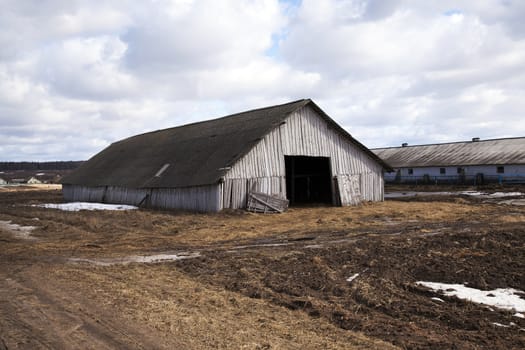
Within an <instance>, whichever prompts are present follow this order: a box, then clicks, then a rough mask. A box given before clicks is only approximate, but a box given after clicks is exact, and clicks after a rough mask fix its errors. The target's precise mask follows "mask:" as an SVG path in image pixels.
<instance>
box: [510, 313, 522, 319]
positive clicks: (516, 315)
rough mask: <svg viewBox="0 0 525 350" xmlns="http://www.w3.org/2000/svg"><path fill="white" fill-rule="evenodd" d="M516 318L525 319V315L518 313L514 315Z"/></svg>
mask: <svg viewBox="0 0 525 350" xmlns="http://www.w3.org/2000/svg"><path fill="white" fill-rule="evenodd" d="M512 316H514V317H519V318H525V315H524V314H522V313H519V312H516V313H515V314H514V315H512Z"/></svg>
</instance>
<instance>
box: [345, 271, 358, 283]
mask: <svg viewBox="0 0 525 350" xmlns="http://www.w3.org/2000/svg"><path fill="white" fill-rule="evenodd" d="M357 277H359V274H358V273H355V274H353V275H352V276H350V277H348V278H347V279H346V281H347V282H352V281H353V280H355V279H356V278H357Z"/></svg>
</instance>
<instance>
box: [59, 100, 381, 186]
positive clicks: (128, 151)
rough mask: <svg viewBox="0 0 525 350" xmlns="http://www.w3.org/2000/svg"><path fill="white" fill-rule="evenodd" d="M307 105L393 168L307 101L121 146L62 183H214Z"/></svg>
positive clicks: (143, 137) (114, 146)
mask: <svg viewBox="0 0 525 350" xmlns="http://www.w3.org/2000/svg"><path fill="white" fill-rule="evenodd" d="M306 105H308V106H310V107H312V108H314V109H315V110H316V111H317V112H318V113H319V114H320V115H321V117H323V118H324V119H325V120H326V121H327V122H328V123H330V124H331V125H332V126H333V127H334V128H335V129H336V130H338V131H339V132H340V133H342V134H343V135H344V136H345V137H346V138H347V139H348V140H349V142H352V143H354V144H355V145H356V146H358V147H359V148H361V149H363V151H364V152H365V153H366V154H368V155H369V156H370V157H371V158H372V159H374V160H376V161H377V162H378V163H379V164H381V165H382V166H384V167H387V168H388V165H386V164H384V163H383V161H382V160H381V159H379V158H378V157H377V156H376V155H375V154H374V153H372V152H371V151H370V150H369V149H367V148H366V147H365V146H363V145H362V144H361V143H359V142H358V141H357V140H355V139H354V138H352V136H350V134H348V133H347V132H346V131H344V129H342V128H341V127H340V126H339V125H338V124H337V123H335V122H334V121H333V120H332V119H331V118H329V117H328V116H327V115H326V114H325V113H324V112H323V111H322V110H321V109H320V108H319V107H318V106H317V105H316V104H315V103H314V102H313V101H311V100H310V99H303V100H298V101H294V102H290V103H286V104H283V105H278V106H272V107H266V108H261V109H255V110H251V111H247V112H243V113H238V114H233V115H230V116H227V117H223V118H219V119H214V120H209V121H204V122H200V123H194V124H189V125H184V126H179V127H175V128H170V129H164V130H159V131H154V132H149V133H145V134H141V135H137V136H133V137H130V138H127V139H124V140H122V141H119V142H115V143H113V144H112V145H110V146H109V147H107V148H106V149H105V150H103V151H102V152H100V153H98V154H97V155H95V156H94V157H92V158H91V159H90V160H88V161H87V162H85V163H84V164H82V165H81V166H80V167H79V168H78V169H77V170H76V171H74V172H73V173H71V174H70V175H68V176H65V177H64V178H63V179H62V181H61V182H62V183H63V184H72V185H84V186H122V187H130V188H162V187H163V188H173V187H190V186H199V185H209V184H214V183H217V182H218V181H219V180H220V178H221V177H222V176H224V174H225V173H226V172H227V171H228V167H230V166H232V165H233V164H234V163H235V162H236V161H237V160H238V159H239V158H241V157H242V156H244V155H245V154H246V153H247V152H248V151H249V150H250V149H252V147H253V146H255V144H256V143H257V142H259V141H260V140H261V139H262V138H263V137H264V136H265V135H266V134H267V133H269V132H270V131H271V130H273V129H274V128H276V127H278V126H279V125H280V124H281V123H282V122H283V121H284V120H285V119H286V118H287V117H288V116H289V115H290V114H291V113H293V112H294V111H296V110H298V109H300V108H302V107H304V106H306ZM168 164H169V165H168ZM156 174H158V176H155V175H156Z"/></svg>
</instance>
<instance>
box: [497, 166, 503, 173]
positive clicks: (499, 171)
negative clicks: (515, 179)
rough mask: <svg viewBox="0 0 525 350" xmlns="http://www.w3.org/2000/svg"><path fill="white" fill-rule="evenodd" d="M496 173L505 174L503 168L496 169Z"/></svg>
mask: <svg viewBox="0 0 525 350" xmlns="http://www.w3.org/2000/svg"><path fill="white" fill-rule="evenodd" d="M496 172H497V173H498V174H504V173H505V167H504V166H499V167H497V168H496Z"/></svg>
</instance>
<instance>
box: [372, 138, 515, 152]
mask: <svg viewBox="0 0 525 350" xmlns="http://www.w3.org/2000/svg"><path fill="white" fill-rule="evenodd" d="M517 139H525V136H513V137H500V138H495V139H480V140H478V141H472V140H469V141H451V142H442V143H425V144H419V145H406V146H389V147H376V148H370V150H372V151H375V150H381V149H393V148H410V147H423V146H441V145H453V144H459V143H476V144H477V143H483V142H489V141H501V140H517Z"/></svg>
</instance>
